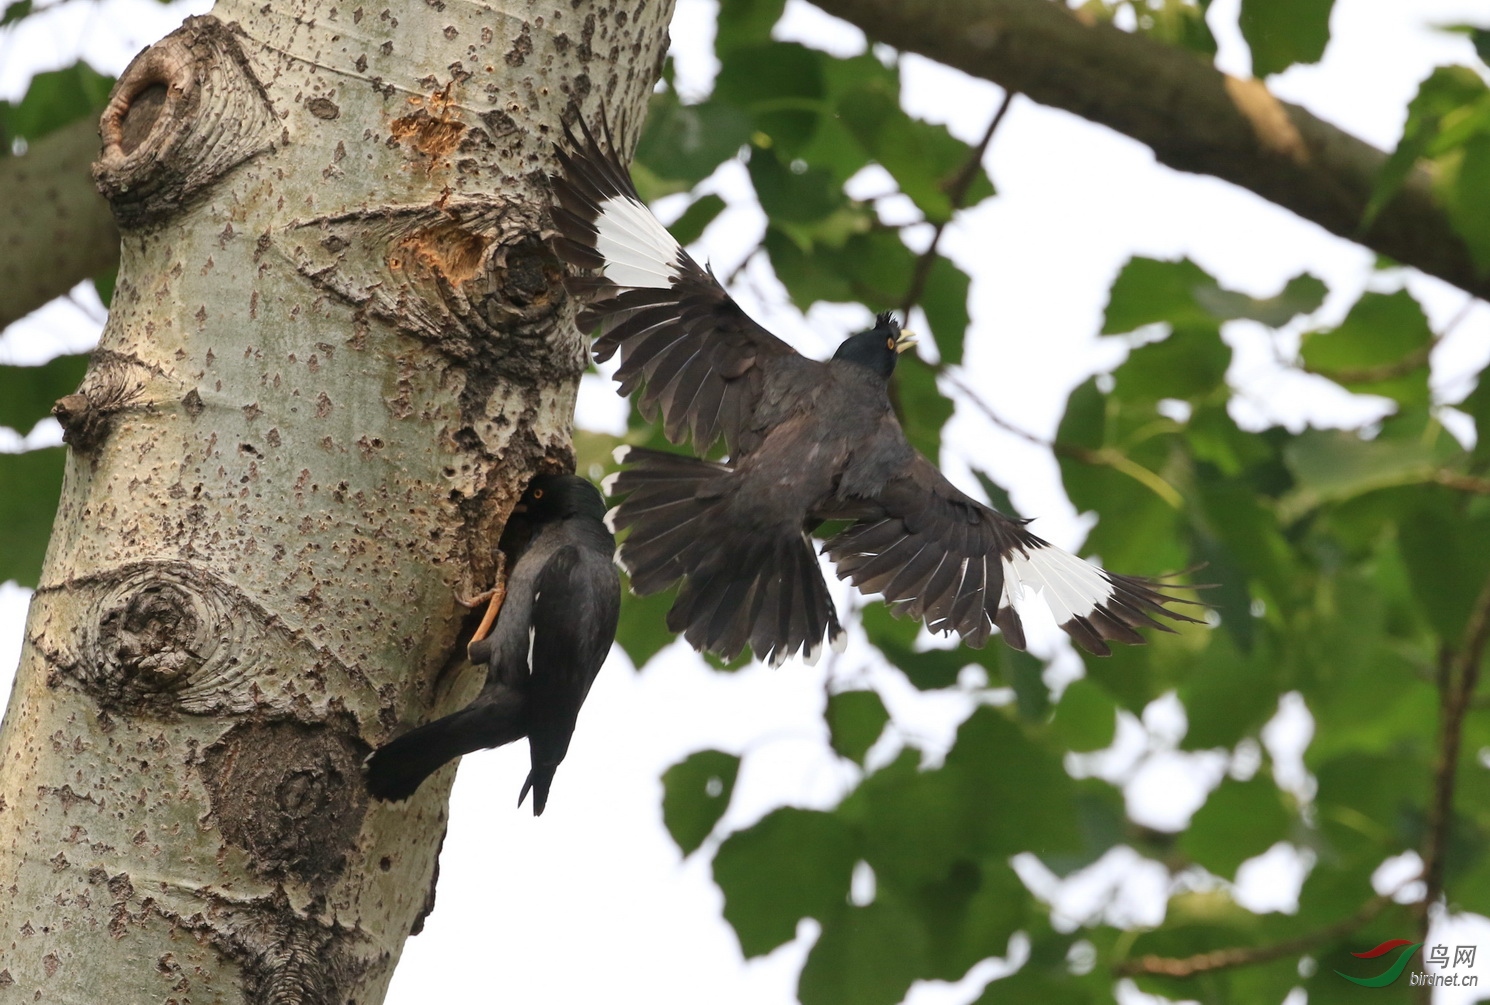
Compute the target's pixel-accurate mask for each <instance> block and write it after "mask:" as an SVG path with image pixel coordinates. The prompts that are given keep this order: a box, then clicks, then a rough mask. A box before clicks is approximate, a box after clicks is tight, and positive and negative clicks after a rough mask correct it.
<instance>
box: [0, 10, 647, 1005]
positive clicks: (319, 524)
mask: <svg viewBox="0 0 1490 1005" xmlns="http://www.w3.org/2000/svg"><path fill="white" fill-rule="evenodd" d="M670 15H671V4H670V3H669V2H668V0H614V2H608V3H606V4H603V5H602V4H599V3H589V2H584V0H492V3H490V4H487V3H469V4H466V3H462V4H456V3H447V2H446V0H425V2H417V3H416V2H410V3H403V4H392V5H384V4H363V3H359V2H356V0H354V2H352V3H343V2H341V0H269V2H267V3H265V2H262V0H260V2H254V3H248V2H245V0H222V2H220V3H219V4H218V5H217V7H216V8H215V10H214V13H213V16H210V17H201V18H192V19H189V20H188V21H187V22H186V24H185V25H183V27H182V28H181V29H179V30H178V31H176V32H175V33H173V34H172V35H171V36H168V37H167V38H166V39H164V40H163V41H161V42H160V43H158V44H156V45H155V46H153V47H151V48H150V49H147V50H146V51H144V52H143V53H141V54H140V56H139V57H137V58H136V60H135V61H134V63H133V64H131V66H130V68H129V69H128V70H127V71H126V72H125V74H124V76H123V77H122V78H121V79H120V82H119V85H118V86H117V88H116V89H115V93H114V95H113V97H112V99H111V101H110V104H109V107H108V109H107V110H106V111H105V113H104V116H103V120H102V134H103V140H104V150H103V153H102V155H101V157H100V159H99V161H98V163H97V164H96V165H95V176H96V178H97V181H98V184H99V187H100V189H101V190H102V191H103V192H104V193H105V194H106V195H107V196H108V198H109V200H110V203H111V205H112V207H113V210H114V213H115V215H116V217H117V219H118V221H119V226H120V229H121V231H122V233H123V251H122V261H121V269H120V276H119V282H118V286H117V292H116V294H115V299H114V303H113V309H112V313H111V315H110V319H109V322H108V326H107V327H106V329H105V331H104V334H103V338H102V341H101V344H100V346H99V349H98V351H97V352H96V353H95V354H94V359H93V363H92V366H91V369H90V370H89V372H88V376H87V378H86V379H85V381H84V384H83V386H82V388H81V389H80V391H79V393H78V394H77V395H73V396H70V398H68V399H64V402H66V403H67V404H66V406H65V407H64V408H63V409H62V410H61V417H62V418H63V421H64V427H65V430H66V436H67V439H68V441H69V443H70V444H71V447H72V450H71V453H70V457H69V461H68V469H67V475H66V479H65V484H64V487H63V491H62V500H61V506H60V508H59V511H58V515H57V522H56V526H55V529H54V532H53V537H52V541H51V546H50V549H49V551H48V554H47V560H46V565H45V568H44V571H43V573H42V580H41V585H40V586H39V588H38V589H37V591H36V595H35V598H34V600H33V603H32V608H31V612H30V617H29V620H28V624H27V629H26V645H25V649H24V651H23V654H22V657H21V664H20V669H19V672H18V675H17V680H16V685H15V690H14V692H13V695H12V698H11V702H10V706H9V708H8V710H7V712H6V715H5V721H4V725H3V728H0V1000H9V999H10V998H14V999H15V1000H16V1001H23V1000H24V1001H28V1002H29V1001H32V1000H43V1001H66V1002H78V1003H90V1005H95V1003H100V1002H110V1003H132V1002H162V1001H172V1002H179V1003H185V1002H251V1003H255V1005H264V1003H280V1002H284V1003H289V1002H294V1003H326V1005H331V1003H335V1005H346V1003H350V1002H356V1003H359V1005H366V1003H375V1002H378V1001H381V1000H382V998H383V994H384V991H385V989H386V986H387V983H388V979H389V976H390V974H391V972H392V969H393V966H394V964H395V962H396V961H397V958H398V956H399V953H400V951H401V948H402V944H403V940H404V939H405V938H406V937H407V936H408V935H409V934H410V932H411V931H417V930H418V928H419V926H420V924H421V922H422V919H423V917H424V915H425V914H426V913H427V912H428V911H429V909H430V907H431V906H432V902H433V896H434V878H435V873H436V860H437V856H438V852H439V846H440V842H441V840H442V838H443V834H444V828H445V820H446V810H445V802H446V796H447V794H448V789H449V781H450V779H451V778H452V777H453V772H452V771H451V770H450V769H446V770H445V771H444V772H442V773H441V774H440V775H438V776H436V778H435V779H434V780H432V781H431V783H430V784H427V785H426V786H425V787H424V788H423V789H422V790H421V791H420V793H419V794H418V795H417V796H416V797H415V798H414V799H412V800H411V801H409V802H407V803H401V804H395V805H389V804H384V803H377V802H370V801H369V797H368V795H367V793H366V790H365V788H364V786H363V782H362V776H361V771H360V766H361V762H362V759H363V757H364V756H365V755H366V754H367V753H368V751H369V750H370V749H371V747H372V746H374V745H376V744H378V743H380V742H382V741H384V740H386V739H388V738H389V737H390V736H391V735H393V734H395V733H397V732H400V731H402V730H403V729H405V728H407V726H408V725H409V724H411V723H415V722H419V721H423V720H425V719H428V718H430V717H431V716H434V715H437V714H441V713H444V712H449V711H452V710H453V709H454V708H456V707H458V706H459V705H460V704H461V703H463V702H464V701H465V700H467V699H468V698H469V697H470V696H471V695H472V694H473V693H474V690H475V689H476V688H477V687H478V686H479V684H480V672H479V671H477V670H475V669H474V668H471V667H468V666H466V665H465V662H464V657H463V647H462V646H461V645H460V642H461V641H462V640H461V638H460V635H461V629H462V625H463V624H468V623H469V622H468V620H467V615H466V612H465V611H464V610H463V609H462V608H460V607H459V606H458V605H457V603H456V601H455V599H454V597H455V594H456V593H457V591H461V590H465V591H473V590H476V589H479V588H481V587H484V586H487V585H490V584H489V582H488V580H489V579H490V577H491V576H492V575H493V568H494V552H493V542H495V541H496V539H497V535H498V533H499V532H500V529H501V526H502V524H503V522H504V520H505V517H506V514H507V512H508V510H509V509H510V507H511V505H512V503H513V502H514V501H515V499H516V497H517V495H518V493H519V492H520V490H521V487H522V485H523V484H524V483H525V481H526V479H527V477H528V475H529V474H530V473H532V472H533V471H535V470H537V469H538V468H539V467H541V466H543V465H563V464H565V463H566V462H567V461H568V459H569V454H570V450H571V447H570V421H571V417H572V410H573V402H574V393H575V388H576V386H577V382H578V377H579V374H580V371H581V369H582V367H583V365H584V353H585V346H584V344H583V342H582V340H581V338H580V336H579V335H578V333H577V332H576V331H575V328H574V325H573V321H572V318H573V312H572V309H571V308H570V306H569V304H568V302H567V300H566V298H565V296H564V293H563V288H562V285H561V276H562V270H561V267H560V265H559V263H558V262H557V260H556V259H555V258H554V256H553V255H552V253H551V251H550V250H549V248H548V246H547V244H546V243H545V239H544V238H545V234H546V231H547V220H546V210H545V206H546V202H547V192H546V187H545V184H544V182H543V178H544V175H545V172H546V170H547V169H548V167H549V165H550V162H551V154H552V147H551V144H552V141H553V140H554V138H555V137H556V136H557V135H559V133H558V123H559V121H560V118H561V116H563V117H565V118H568V119H572V118H573V117H574V116H575V115H576V114H579V112H578V109H583V114H585V115H586V116H588V117H589V118H591V120H593V119H594V118H596V117H597V116H598V115H599V106H600V104H601V103H602V101H603V102H604V104H605V105H606V107H607V108H608V109H609V110H610V116H611V118H612V120H613V121H616V120H621V121H625V122H630V123H637V122H640V120H641V115H640V114H639V113H640V110H641V108H642V107H643V105H644V103H645V101H646V97H647V95H648V93H649V91H650V89H651V85H652V83H653V82H654V80H655V79H656V77H657V74H658V72H659V67H660V61H661V57H662V53H663V51H664V49H665V44H666V26H667V22H668V19H669V17H670ZM633 140H634V137H632V136H627V137H626V141H628V142H629V141H633ZM499 857H500V856H499V855H498V854H496V853H494V858H499Z"/></svg>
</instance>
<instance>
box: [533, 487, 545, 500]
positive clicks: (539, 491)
mask: <svg viewBox="0 0 1490 1005" xmlns="http://www.w3.org/2000/svg"><path fill="white" fill-rule="evenodd" d="M533 498H534V499H542V498H543V490H542V489H534V490H533Z"/></svg>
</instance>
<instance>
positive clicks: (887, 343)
mask: <svg viewBox="0 0 1490 1005" xmlns="http://www.w3.org/2000/svg"><path fill="white" fill-rule="evenodd" d="M885 348H886V349H894V348H895V340H894V339H892V338H887V339H885Z"/></svg>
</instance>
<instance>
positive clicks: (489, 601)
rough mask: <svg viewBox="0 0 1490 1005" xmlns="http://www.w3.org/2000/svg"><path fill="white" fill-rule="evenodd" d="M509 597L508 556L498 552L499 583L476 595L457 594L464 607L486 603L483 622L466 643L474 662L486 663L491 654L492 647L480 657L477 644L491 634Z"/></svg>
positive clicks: (459, 602)
mask: <svg viewBox="0 0 1490 1005" xmlns="http://www.w3.org/2000/svg"><path fill="white" fill-rule="evenodd" d="M506 598H507V556H506V555H504V554H503V553H502V552H500V551H499V552H497V583H496V585H495V586H493V587H492V588H491V589H490V590H485V591H483V592H481V593H478V594H477V595H476V596H474V597H471V598H466V597H463V596H461V595H460V594H458V593H457V594H456V595H455V602H456V603H458V604H460V605H461V606H462V607H468V608H471V609H473V610H474V609H475V608H477V607H480V606H481V605H482V604H486V613H485V614H483V615H482V616H481V624H479V625H477V626H476V634H475V635H472V636H471V641H470V642H468V643H466V657H467V658H468V659H469V660H470V661H471V662H472V663H485V662H486V656H487V655H489V650H490V647H486V648H485V649H482V650H480V652H481V653H482V654H483V655H482V656H481V657H479V658H478V656H477V651H476V650H477V646H478V645H480V643H481V642H483V641H484V640H485V639H486V637H487V636H488V635H490V634H491V628H492V625H494V624H495V623H496V620H497V614H498V613H499V612H500V611H501V610H502V601H503V600H505V599H506Z"/></svg>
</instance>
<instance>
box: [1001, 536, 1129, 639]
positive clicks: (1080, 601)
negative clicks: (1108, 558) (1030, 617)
mask: <svg viewBox="0 0 1490 1005" xmlns="http://www.w3.org/2000/svg"><path fill="white" fill-rule="evenodd" d="M1002 561H1003V565H1004V595H1003V597H1002V598H1000V605H1001V606H1002V605H1004V604H1008V603H1009V602H1010V601H1012V600H1017V599H1019V597H1020V596H1021V595H1023V594H1024V593H1025V592H1026V591H1028V592H1031V593H1034V594H1035V595H1037V596H1038V597H1039V598H1040V599H1041V600H1042V601H1043V602H1044V603H1045V606H1046V607H1048V608H1049V609H1050V613H1051V615H1052V616H1053V617H1054V618H1055V621H1056V624H1058V625H1064V624H1066V623H1067V622H1068V621H1070V620H1071V619H1072V618H1074V617H1078V616H1080V617H1083V618H1085V617H1090V616H1091V613H1092V611H1094V610H1096V609H1097V607H1099V606H1101V605H1102V604H1103V603H1105V602H1106V601H1107V600H1108V599H1109V598H1110V597H1111V596H1112V584H1111V583H1109V582H1108V581H1107V577H1106V576H1105V575H1104V574H1103V572H1102V570H1101V569H1099V568H1097V567H1096V566H1095V565H1093V564H1092V563H1090V562H1088V561H1086V560H1084V559H1081V558H1077V557H1076V556H1075V555H1073V554H1071V553H1070V552H1068V551H1062V550H1061V549H1060V548H1057V547H1055V546H1054V545H1046V546H1044V547H1037V548H1031V549H1029V552H1028V553H1026V552H1024V551H1022V550H1020V549H1018V548H1015V549H1014V550H1012V551H1010V552H1009V553H1008V554H1007V555H1005V556H1004V557H1003V559H1002ZM1016 590H1017V591H1018V592H1017V593H1016Z"/></svg>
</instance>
